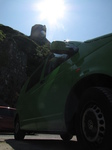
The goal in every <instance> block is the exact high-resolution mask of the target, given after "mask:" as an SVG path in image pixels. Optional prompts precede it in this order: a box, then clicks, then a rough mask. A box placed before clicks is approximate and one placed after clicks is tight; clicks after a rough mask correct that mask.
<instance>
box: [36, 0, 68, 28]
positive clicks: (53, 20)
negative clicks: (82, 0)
mask: <svg viewBox="0 0 112 150" xmlns="http://www.w3.org/2000/svg"><path fill="white" fill-rule="evenodd" d="M36 8H37V10H38V11H39V18H40V20H46V21H47V22H48V23H49V24H51V25H54V24H55V25H56V24H57V22H59V21H60V20H62V19H63V18H64V16H65V11H66V6H65V3H64V0H41V1H40V2H39V3H38V4H37V5H36Z"/></svg>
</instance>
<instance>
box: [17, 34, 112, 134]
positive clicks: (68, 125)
mask: <svg viewBox="0 0 112 150" xmlns="http://www.w3.org/2000/svg"><path fill="white" fill-rule="evenodd" d="M69 49H70V50H71V49H74V50H76V49H77V51H76V52H75V53H74V54H73V55H72V56H71V57H69V58H68V59H67V60H65V61H64V62H62V63H61V64H60V65H58V66H57V67H56V68H55V69H54V70H52V71H51V72H50V73H48V74H47V75H45V72H46V70H47V67H48V65H47V64H48V59H46V60H45V62H43V65H42V67H40V68H41V69H40V68H38V69H37V70H36V71H35V72H34V73H33V74H32V76H31V77H30V78H29V79H28V80H27V82H26V83H25V84H24V86H23V88H22V90H21V92H20V96H19V99H18V103H17V115H16V118H15V120H16V119H17V118H19V123H20V130H24V131H34V132H39V133H56V134H64V133H68V132H69V131H70V133H72V134H73V135H76V134H77V131H76V129H75V126H76V123H77V122H75V118H76V116H77V111H78V107H79V106H80V98H81V95H82V94H83V93H84V91H86V90H87V89H89V88H91V87H106V88H108V89H112V34H107V35H104V36H101V37H98V38H94V39H92V40H87V41H84V42H78V41H69V42H66V41H54V42H52V43H51V51H53V50H55V51H58V50H60V51H61V50H62V51H63V50H65V51H66V50H67V51H69ZM40 70H41V73H40ZM107 109H108V108H107ZM111 115H112V114H111ZM73 120H74V121H73Z"/></svg>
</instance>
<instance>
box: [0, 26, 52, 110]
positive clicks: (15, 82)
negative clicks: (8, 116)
mask: <svg viewBox="0 0 112 150" xmlns="http://www.w3.org/2000/svg"><path fill="white" fill-rule="evenodd" d="M34 29H35V28H32V32H31V36H30V37H29V36H26V35H24V34H23V33H20V32H19V31H16V30H14V29H12V28H10V27H8V26H4V25H0V101H3V102H5V103H6V104H8V105H9V106H13V107H15V106H16V102H17V99H18V96H19V92H20V90H21V87H22V85H23V84H24V82H25V81H26V79H27V78H28V77H29V76H30V75H31V74H32V73H33V71H34V70H35V69H36V68H37V67H38V66H39V65H40V64H41V62H42V61H43V60H44V59H45V57H47V55H48V54H49V53H50V49H49V45H44V44H45V43H46V42H45V41H46V40H47V39H46V36H44V37H42V36H39V34H35V30H34ZM36 33H37V32H36ZM37 35H38V36H37ZM38 38H39V40H40V39H41V38H44V39H46V40H45V41H42V39H41V40H40V45H39V42H38V40H37V42H35V40H36V39H38ZM41 41H42V42H41ZM37 43H38V44H37ZM48 43H50V42H48ZM48 43H47V44H48Z"/></svg>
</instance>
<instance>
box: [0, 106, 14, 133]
mask: <svg viewBox="0 0 112 150" xmlns="http://www.w3.org/2000/svg"><path fill="white" fill-rule="evenodd" d="M15 112H16V109H15V108H11V107H8V106H0V131H14V115H15Z"/></svg>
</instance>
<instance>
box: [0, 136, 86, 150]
mask: <svg viewBox="0 0 112 150" xmlns="http://www.w3.org/2000/svg"><path fill="white" fill-rule="evenodd" d="M74 149H75V150H83V149H82V148H81V145H79V143H78V142H77V140H76V137H75V136H74V137H73V138H72V140H71V141H70V142H64V141H63V140H61V138H60V136H59V135H48V134H47V135H45V134H39V135H30V136H29V135H27V136H25V139H24V140H23V141H16V140H14V136H13V134H8V133H0V150H74Z"/></svg>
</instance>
